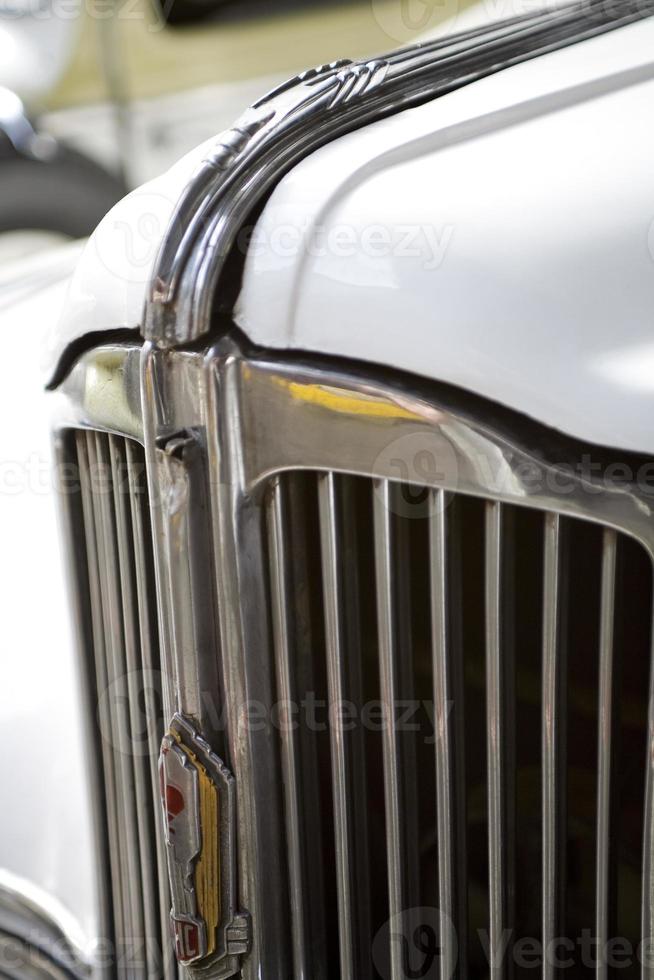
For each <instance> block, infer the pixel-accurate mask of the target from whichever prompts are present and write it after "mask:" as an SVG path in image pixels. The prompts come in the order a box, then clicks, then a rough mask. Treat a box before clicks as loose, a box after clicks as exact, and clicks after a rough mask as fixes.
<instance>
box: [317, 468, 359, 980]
mask: <svg viewBox="0 0 654 980" xmlns="http://www.w3.org/2000/svg"><path fill="white" fill-rule="evenodd" d="M319 501H320V536H321V545H322V577H323V593H324V608H325V633H326V639H327V681H328V687H329V703H330V704H331V705H334V704H338V705H341V704H344V703H345V700H346V688H345V678H344V671H345V651H346V649H347V645H346V630H347V626H346V624H345V621H344V616H345V610H346V609H347V604H348V603H347V599H346V597H345V596H344V594H343V586H344V583H343V580H342V577H341V561H342V555H341V526H342V525H341V513H340V507H339V500H338V488H337V486H336V478H335V476H334V474H333V473H327V474H326V475H325V476H321V477H320V479H319ZM339 718H340V713H339V715H338V716H337V717H335V718H332V720H331V723H330V739H331V758H332V792H333V794H334V827H335V836H336V866H337V880H338V932H339V940H340V964H341V977H342V980H354V978H355V976H356V966H355V961H354V939H353V935H352V922H353V901H354V899H353V895H352V872H353V860H354V852H353V845H354V841H353V839H352V832H351V812H350V807H351V797H350V791H349V772H348V770H349V759H348V755H349V753H348V744H349V743H348V742H347V736H346V734H345V732H343V731H342V730H341V729H339V727H338V726H339Z"/></svg>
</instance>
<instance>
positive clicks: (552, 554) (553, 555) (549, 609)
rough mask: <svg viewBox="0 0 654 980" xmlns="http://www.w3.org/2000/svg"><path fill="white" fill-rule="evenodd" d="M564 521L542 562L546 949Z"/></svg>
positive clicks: (553, 916) (554, 861)
mask: <svg viewBox="0 0 654 980" xmlns="http://www.w3.org/2000/svg"><path fill="white" fill-rule="evenodd" d="M560 563H561V518H560V517H559V515H558V514H546V515H545V530H544V561H543V679H542V713H543V717H542V756H543V762H542V800H543V803H542V806H543V862H542V867H543V870H542V877H543V880H542V890H543V894H542V901H543V948H544V949H548V948H549V944H550V943H551V941H552V940H554V939H556V938H557V937H558V936H559V931H558V929H559V925H560V923H559V904H558V903H559V889H560V886H561V881H560V874H559V872H560V860H559V848H560V847H561V845H562V843H563V842H562V841H561V840H560V834H559V827H560V826H561V816H560V807H561V805H562V802H563V801H562V800H561V799H560V793H559V787H560V778H561V777H560V766H561V760H560V758H559V755H560V752H559V743H560V726H561V725H562V724H564V723H565V720H564V717H563V716H562V712H561V704H560V698H559V689H560V685H561V669H562V666H563V665H562V663H561V648H560V644H559V639H560V637H559V624H560V594H561V586H560V577H561V568H560ZM554 975H555V969H554V963H553V962H552V957H549V958H548V957H546V958H545V959H544V961H543V980H554Z"/></svg>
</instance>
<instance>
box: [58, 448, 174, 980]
mask: <svg viewBox="0 0 654 980" xmlns="http://www.w3.org/2000/svg"><path fill="white" fill-rule="evenodd" d="M67 450H68V455H69V458H70V460H71V461H72V462H73V463H74V464H75V465H76V468H77V470H78V473H79V495H78V498H77V499H72V500H71V501H69V502H70V503H71V506H73V507H74V508H75V509H76V514H75V515H74V518H76V520H75V521H74V525H73V526H76V527H77V528H78V547H77V550H76V554H75V559H76V566H77V568H76V571H77V579H78V595H79V597H80V599H81V606H82V609H81V610H80V611H81V614H82V615H81V621H82V623H83V624H85V627H86V628H85V637H84V638H85V650H84V659H85V664H86V667H87V671H88V674H89V676H90V681H91V687H92V691H91V704H92V707H93V708H94V709H95V711H94V714H95V721H96V723H97V725H96V726H95V728H94V736H95V740H96V746H97V759H98V764H99V766H100V768H101V772H102V784H103V795H104V807H103V809H104V813H105V828H104V830H105V832H106V842H107V866H106V869H105V873H106V875H107V879H108V891H109V894H110V897H111V912H112V917H113V938H114V942H115V966H112V969H115V975H117V976H119V977H130V978H131V977H161V976H166V977H171V976H173V975H174V971H173V967H172V965H171V951H170V939H169V910H170V905H169V899H168V883H167V875H166V870H165V864H164V858H163V850H162V848H163V841H162V827H161V817H160V804H159V791H158V773H157V760H158V754H159V745H160V740H161V734H162V732H161V721H160V715H161V704H160V690H159V689H160V683H161V682H160V669H161V665H160V661H159V649H158V639H157V637H158V630H157V619H156V615H157V613H156V605H155V601H156V600H155V593H154V573H153V558H152V543H151V542H152V538H151V527H150V514H149V506H148V498H147V486H146V472H145V460H144V454H143V450H142V448H141V446H140V445H139V444H138V443H136V442H134V441H132V440H130V439H125V438H122V437H119V436H115V435H109V434H106V433H102V432H95V431H81V430H80V431H77V432H71V433H68V439H67ZM164 960H165V962H164ZM110 972H111V971H110ZM112 975H113V974H112Z"/></svg>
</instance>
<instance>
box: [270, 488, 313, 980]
mask: <svg viewBox="0 0 654 980" xmlns="http://www.w3.org/2000/svg"><path fill="white" fill-rule="evenodd" d="M287 509H288V507H287V501H286V492H285V488H283V487H282V485H281V483H280V481H279V480H277V481H275V482H273V484H272V486H271V492H270V497H269V501H268V529H269V538H270V555H271V599H272V618H273V630H274V644H275V663H276V667H277V687H278V690H279V693H280V700H281V702H282V704H284V705H285V706H286V707H287V712H288V714H287V715H286V718H285V724H284V726H283V732H282V779H283V782H284V794H285V814H286V837H287V848H288V862H289V881H290V897H291V932H292V937H293V968H294V970H295V975H296V976H297V977H301V978H302V980H305V978H308V977H309V976H310V973H309V971H308V967H307V949H308V938H307V935H306V922H305V917H306V897H305V888H304V871H303V858H302V852H301V846H302V845H301V838H300V822H301V811H300V799H299V793H300V790H301V785H302V784H301V775H300V760H299V752H300V746H299V739H298V733H297V729H295V728H294V726H293V724H292V720H291V715H290V706H291V704H292V703H293V692H294V683H293V677H292V663H291V626H290V623H289V605H290V598H289V593H290V589H291V585H290V582H289V561H290V559H289V556H288V554H287V545H288V541H289V538H290V529H289V524H288V514H287Z"/></svg>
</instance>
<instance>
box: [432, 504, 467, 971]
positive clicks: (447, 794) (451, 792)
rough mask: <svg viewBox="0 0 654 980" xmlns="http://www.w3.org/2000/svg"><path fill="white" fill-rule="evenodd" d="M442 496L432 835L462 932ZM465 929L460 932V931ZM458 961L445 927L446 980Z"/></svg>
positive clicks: (436, 509) (441, 882)
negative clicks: (459, 908)
mask: <svg viewBox="0 0 654 980" xmlns="http://www.w3.org/2000/svg"><path fill="white" fill-rule="evenodd" d="M447 504H448V501H447V495H446V493H445V491H444V490H434V489H432V490H431V491H430V496H429V507H430V512H431V517H430V520H429V544H430V556H429V557H430V570H431V579H430V598H431V628H432V644H433V648H432V656H433V668H432V669H433V675H434V717H435V722H434V726H435V735H436V742H435V755H436V828H437V829H436V835H437V841H438V906H439V909H440V912H441V913H442V914H444V915H447V916H448V917H449V918H450V919H451V920H452V921H453V922H455V921H456V922H457V925H458V926H459V928H460V929H461V930H462V931H463V929H464V926H463V922H462V921H461V919H458V918H457V908H456V905H457V900H456V892H457V889H461V888H462V887H464V883H463V882H461V881H456V876H457V869H458V867H457V858H456V848H457V845H458V846H459V847H461V844H462V841H461V840H460V839H459V840H457V837H456V815H455V807H456V790H455V786H454V780H455V778H456V777H455V767H454V746H453V738H452V736H453V734H454V731H453V720H452V718H451V716H450V712H451V711H452V710H454V711H460V710H461V706H460V701H459V699H458V697H457V692H456V691H455V689H454V686H453V684H452V672H453V662H452V661H453V658H454V657H455V656H457V655H458V654H459V651H457V650H455V649H454V645H453V643H452V637H451V633H450V623H449V622H448V589H449V586H450V574H449V573H450V569H449V560H448V547H447V544H448V542H447V537H448V510H447ZM464 934H465V933H463V935H464ZM456 963H457V949H456V948H455V943H454V941H453V936H452V934H451V933H450V932H449V930H446V931H444V932H443V934H442V936H441V957H440V975H441V978H442V980H449V978H451V977H452V976H453V974H454V971H455V969H456Z"/></svg>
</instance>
